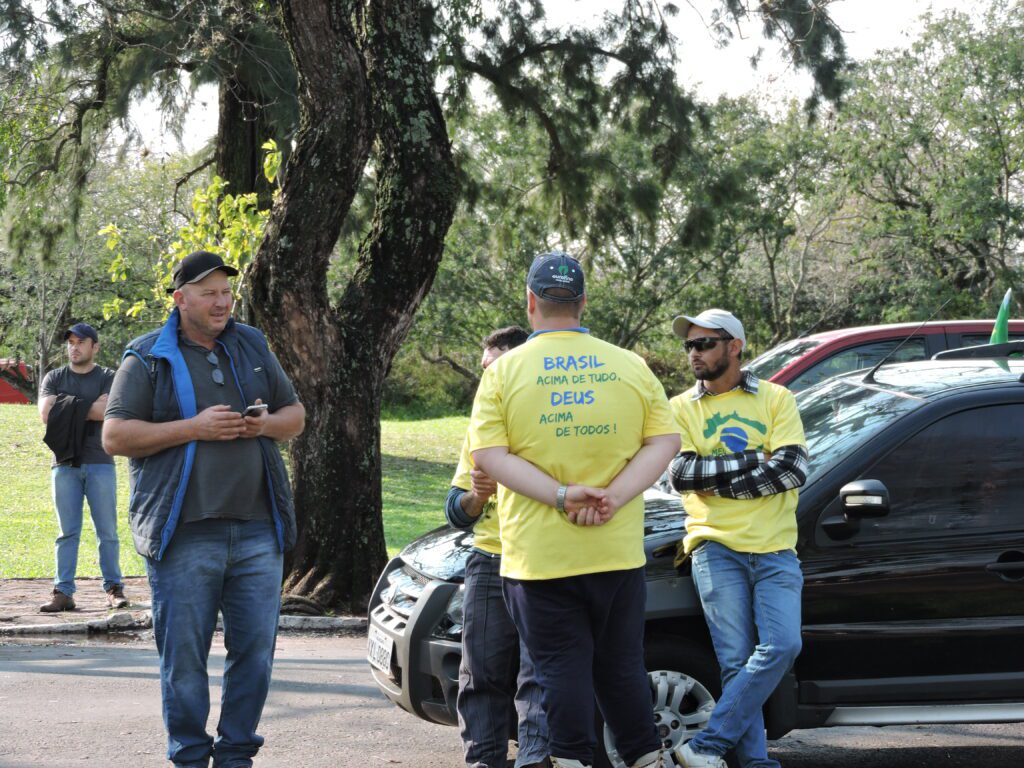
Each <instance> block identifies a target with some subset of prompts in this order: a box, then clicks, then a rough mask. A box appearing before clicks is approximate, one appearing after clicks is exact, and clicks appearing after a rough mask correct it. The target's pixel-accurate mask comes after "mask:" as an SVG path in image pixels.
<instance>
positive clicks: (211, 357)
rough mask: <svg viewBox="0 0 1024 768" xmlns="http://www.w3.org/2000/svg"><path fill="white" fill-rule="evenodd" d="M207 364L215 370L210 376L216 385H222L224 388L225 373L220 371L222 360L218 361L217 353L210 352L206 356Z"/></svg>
mask: <svg viewBox="0 0 1024 768" xmlns="http://www.w3.org/2000/svg"><path fill="white" fill-rule="evenodd" d="M206 362H208V363H209V364H210V365H212V366H213V370H212V371H210V376H212V377H213V383H214V384H220V385H221V386H222V387H223V386H224V372H223V371H222V370H221V369H220V360H218V359H217V353H216V352H210V353H209V354H208V355H207V356H206Z"/></svg>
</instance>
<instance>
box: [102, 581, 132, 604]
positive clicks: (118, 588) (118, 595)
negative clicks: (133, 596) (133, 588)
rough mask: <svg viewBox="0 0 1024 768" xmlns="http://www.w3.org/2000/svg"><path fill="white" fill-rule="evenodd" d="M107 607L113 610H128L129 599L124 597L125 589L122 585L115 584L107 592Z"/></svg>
mask: <svg viewBox="0 0 1024 768" xmlns="http://www.w3.org/2000/svg"><path fill="white" fill-rule="evenodd" d="M107 605H109V606H110V607H111V608H127V607H128V605H129V603H128V598H127V597H125V596H124V587H123V586H122V585H120V584H115V585H114V586H112V587H111V588H110V589H108V590H107Z"/></svg>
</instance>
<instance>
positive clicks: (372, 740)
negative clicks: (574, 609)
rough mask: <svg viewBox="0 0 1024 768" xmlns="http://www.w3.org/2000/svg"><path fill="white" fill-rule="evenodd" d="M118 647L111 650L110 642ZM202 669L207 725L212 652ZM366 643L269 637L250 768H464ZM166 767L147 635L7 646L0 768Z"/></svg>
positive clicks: (987, 765)
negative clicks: (380, 683) (381, 687)
mask: <svg viewBox="0 0 1024 768" xmlns="http://www.w3.org/2000/svg"><path fill="white" fill-rule="evenodd" d="M115 638H116V639H115ZM221 643H222V640H221V638H220V636H219V635H218V637H217V639H216V640H215V641H214V651H213V653H212V655H211V660H210V679H211V683H212V687H213V691H212V699H213V701H214V704H213V712H212V713H211V719H210V722H211V728H213V727H215V726H214V724H215V722H216V717H217V703H216V702H217V699H218V698H219V691H218V690H217V689H218V688H219V686H220V670H221V668H222V666H223V660H224V653H223V648H222V647H221ZM365 654H366V637H365V635H361V634H356V635H348V636H324V635H309V634H305V635H292V634H285V635H282V636H280V638H279V641H278V649H277V662H276V664H275V667H274V681H273V686H272V688H271V692H270V697H269V700H268V702H267V706H266V709H265V711H264V716H263V724H262V726H261V729H260V732H261V733H262V735H263V736H264V737H265V738H266V745H265V746H264V748H263V750H262V751H261V752H260V754H259V756H258V757H257V760H256V765H257V766H259V768H274V767H277V766H279V767H281V768H283V767H284V766H288V767H289V768H292V767H293V766H303V767H305V768H319V767H320V766H323V767H324V768H327V767H328V766H330V767H331V768H338V767H340V768H348V767H349V766H352V767H353V768H354V767H356V766H359V767H360V768H362V767H363V766H369V767H370V768H386V766H416V767H417V768H442V767H443V768H458V767H459V766H461V765H463V763H462V760H461V748H460V745H459V738H458V732H457V730H456V729H454V728H449V727H444V726H439V725H431V724H429V723H425V722H422V721H421V720H419V719H417V718H415V717H413V716H412V715H409V714H407V713H405V712H402V711H400V710H399V709H397V708H396V707H394V706H393V705H392V704H391V703H390V702H388V701H387V700H386V699H385V698H384V697H383V696H382V695H381V694H380V693H379V692H378V691H377V689H376V687H375V686H374V684H373V682H372V679H371V677H370V675H369V672H368V671H367V669H368V668H367V663H366V661H365ZM772 755H773V757H775V758H776V759H778V760H780V761H781V762H782V764H783V765H784V766H785V768H937V767H939V766H941V767H942V768H980V767H984V768H1022V766H1024V725H1022V724H1012V725H975V726H955V725H954V726H941V727H937V726H928V727H889V728H833V729H821V730H817V731H797V732H794V733H793V734H790V735H789V736H787V737H786V738H784V739H781V740H779V741H777V742H774V743H773V744H772ZM83 764H88V765H102V766H105V768H146V767H147V766H164V765H166V760H165V757H164V733H163V727H162V723H161V720H160V690H159V675H158V669H157V655H156V650H155V648H154V647H153V642H152V634H151V633H149V632H142V633H136V634H134V635H126V636H114V635H112V636H111V639H105V640H99V639H91V640H81V639H80V640H75V641H71V642H54V641H53V639H50V640H38V639H37V640H23V639H14V640H12V639H5V640H3V641H2V644H0V768H66V767H69V766H78V765H83Z"/></svg>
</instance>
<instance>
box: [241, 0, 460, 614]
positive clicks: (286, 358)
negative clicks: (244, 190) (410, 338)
mask: <svg viewBox="0 0 1024 768" xmlns="http://www.w3.org/2000/svg"><path fill="white" fill-rule="evenodd" d="M281 9H282V15H283V22H284V28H285V30H286V35H287V39H288V43H289V46H290V47H291V50H292V55H293V58H294V61H295V66H296V70H297V71H298V75H299V89H298V90H299V94H300V99H301V114H302V118H301V119H302V122H301V126H300V131H299V135H298V137H297V141H296V145H295V149H294V152H293V154H292V156H291V158H290V159H289V161H288V164H287V166H286V169H285V175H284V183H283V187H282V194H281V197H280V199H279V200H278V202H277V204H276V205H275V206H274V209H273V213H272V215H271V219H270V222H269V223H268V226H267V233H266V236H265V238H264V241H263V243H262V244H261V246H260V249H259V252H258V253H257V255H256V258H255V259H254V261H253V266H252V269H251V272H250V275H249V281H250V285H251V291H252V297H253V308H254V311H255V314H256V316H257V324H258V325H260V326H261V327H262V328H263V330H264V331H265V332H266V333H267V335H268V337H269V338H270V341H271V344H272V346H273V347H274V349H275V351H276V352H277V354H278V356H279V357H280V359H281V362H282V364H283V365H284V368H285V370H286V371H287V372H288V373H289V375H290V376H291V377H292V380H293V381H294V382H295V385H296V388H297V390H298V392H299V396H300V398H301V399H302V402H303V404H304V405H305V406H306V409H307V418H306V431H305V433H304V434H303V435H301V436H300V437H299V438H297V439H296V440H294V441H293V442H292V446H291V456H292V478H293V483H294V491H295V501H296V515H297V518H298V524H299V541H298V544H297V545H296V548H295V550H294V551H293V552H292V554H291V557H290V558H289V562H288V566H287V571H286V576H285V593H286V594H285V604H286V606H287V605H288V604H289V598H292V602H293V603H301V604H303V605H307V606H308V605H310V604H312V605H313V606H315V607H316V608H318V609H320V610H327V609H333V610H348V611H361V610H363V609H365V606H366V601H367V597H368V595H369V592H370V590H371V589H372V587H373V584H374V582H375V580H376V578H377V575H378V574H379V572H380V569H381V568H382V566H383V565H384V562H385V559H386V550H385V546H384V532H383V525H382V520H381V488H380V467H381V460H380V403H381V392H382V389H383V383H384V378H385V376H386V374H387V371H388V368H389V367H390V364H391V360H392V359H393V357H394V355H395V353H396V351H397V349H398V347H399V345H400V344H401V341H402V339H403V338H404V337H405V335H406V333H407V331H408V329H409V326H410V324H411V322H412V317H413V314H414V313H415V311H416V309H417V307H418V306H419V303H420V301H421V300H422V299H423V296H424V295H425V294H426V292H427V290H429V287H430V283H431V281H432V280H433V276H434V273H435V272H436V270H437V265H438V262H439V261H440V256H441V251H442V248H443V243H444V236H445V233H446V232H447V230H448V226H449V224H450V223H451V217H452V214H453V212H454V208H455V202H456V192H455V181H454V178H455V175H454V166H453V163H452V159H451V152H450V146H449V142H448V138H447V133H446V130H445V125H444V120H443V118H442V115H441V110H440V106H439V104H438V103H437V100H436V96H435V94H434V90H433V73H432V72H431V71H430V69H429V68H428V66H427V64H426V60H425V53H424V50H425V49H424V43H423V40H422V38H421V35H420V31H419V26H418V24H417V22H418V11H419V10H420V9H419V6H418V4H417V3H416V2H415V1H414V0H398V1H397V2H385V1H377V0H374V1H372V2H371V3H370V4H369V6H364V5H363V4H362V3H358V2H353V1H351V0H348V1H345V0H333V2H332V1H331V0H291V1H290V2H289V1H286V2H283V3H282V6H281ZM357 24H358V25H360V26H361V29H360V30H359V32H358V33H357V31H356V25H357ZM384 63H386V64H387V66H381V65H382V64H384ZM374 140H376V156H375V165H376V170H377V178H378V190H377V208H376V213H375V217H374V222H373V227H372V231H371V234H370V235H369V236H368V238H367V240H366V241H365V242H364V243H363V245H362V247H361V249H360V254H359V264H358V267H357V270H356V273H355V275H354V276H353V278H352V281H351V283H350V284H349V285H348V286H347V289H346V291H345V295H344V298H343V300H342V302H341V304H340V305H339V306H338V307H337V308H332V307H331V306H330V303H329V301H328V297H327V267H328V264H329V259H330V255H331V251H332V249H333V247H334V245H335V243H336V241H337V238H338V234H339V232H340V230H341V225H342V222H343V221H344V218H345V216H346V215H347V213H348V210H349V207H350V205H351V203H352V199H353V197H354V195H355V192H356V189H357V188H358V185H359V182H360V180H361V178H362V174H363V172H364V167H365V165H366V162H367V159H368V157H369V153H370V148H371V144H372V143H373V142H374Z"/></svg>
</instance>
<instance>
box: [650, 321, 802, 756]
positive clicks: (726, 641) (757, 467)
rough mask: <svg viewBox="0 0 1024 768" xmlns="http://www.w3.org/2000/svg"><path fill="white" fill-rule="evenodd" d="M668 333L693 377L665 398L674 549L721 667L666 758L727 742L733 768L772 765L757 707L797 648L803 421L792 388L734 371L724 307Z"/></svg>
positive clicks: (720, 748) (734, 338) (735, 341)
mask: <svg viewBox="0 0 1024 768" xmlns="http://www.w3.org/2000/svg"><path fill="white" fill-rule="evenodd" d="M672 330H673V331H674V332H675V333H676V335H677V336H680V337H681V338H683V339H685V342H684V346H685V348H686V351H687V354H688V356H689V359H690V366H691V367H692V368H693V372H694V374H695V375H696V377H697V384H696V385H695V386H694V387H693V389H691V390H689V391H688V392H684V393H683V394H681V395H677V396H676V397H674V398H672V400H671V401H670V405H671V407H672V412H673V413H674V414H675V416H676V419H677V420H678V423H679V427H680V431H681V432H682V447H681V449H680V453H679V455H678V456H677V457H676V458H675V459H674V460H673V461H672V464H671V466H670V467H669V476H670V479H671V481H672V486H673V487H674V488H675V489H676V490H677V491H679V492H680V493H681V494H683V503H684V505H685V507H686V512H687V519H686V538H685V539H684V540H683V548H684V550H685V552H686V554H689V555H690V557H691V559H692V565H693V567H692V573H693V580H694V583H695V584H696V585H697V591H698V592H699V593H700V599H701V603H702V605H703V607H704V616H705V618H706V619H707V623H708V628H709V629H710V631H711V640H712V642H713V643H714V646H715V655H716V656H717V657H718V663H719V666H720V667H721V670H722V696H721V698H720V699H719V700H718V704H717V705H716V706H715V710H714V712H713V713H712V715H711V718H710V719H709V721H708V723H707V725H706V726H705V727H704V728H703V729H702V730H701V731H700V732H699V733H698V734H697V735H696V736H694V738H693V739H692V740H691V741H689V742H687V743H686V744H684V745H682V746H681V747H679V748H678V750H677V757H678V758H679V760H680V761H681V762H682V764H683V765H685V766H687V768H724V767H725V761H724V759H723V755H724V754H725V753H726V751H728V750H730V749H735V751H736V756H737V757H738V758H739V761H740V764H741V765H742V766H743V768H778V766H779V763H778V762H777V761H775V760H773V759H771V758H769V757H768V748H767V743H766V737H765V731H764V721H763V718H762V716H761V708H762V706H763V705H764V702H765V701H766V700H767V699H768V697H769V695H771V693H772V691H773V690H774V689H775V687H776V686H777V685H778V683H779V681H780V680H781V679H782V676H783V675H784V674H785V672H786V670H788V669H789V668H790V666H791V665H792V664H793V661H794V660H795V659H796V657H797V654H799V652H800V591H801V588H802V586H803V576H802V574H801V572H800V561H799V560H798V559H797V556H796V552H795V550H794V548H795V547H796V537H797V526H796V502H797V488H799V487H800V486H801V485H803V482H804V480H805V478H806V475H807V448H806V444H805V440H804V431H803V425H802V424H801V423H800V414H799V413H798V412H797V409H796V402H795V400H794V399H793V395H792V393H790V392H789V391H788V390H787V389H785V388H784V387H780V386H778V385H777V384H772V383H771V382H768V381H763V380H759V379H757V377H755V376H754V375H753V374H752V373H750V372H749V371H744V370H742V369H741V368H740V359H741V357H742V353H743V347H744V346H745V344H746V334H745V333H744V331H743V324H742V323H741V322H740V321H739V320H737V319H736V318H735V317H734V316H733V315H732V314H731V313H729V312H726V311H725V310H722V309H708V310H705V311H704V312H701V313H700V314H699V315H697V316H696V317H689V316H687V315H681V316H679V317H677V318H675V320H674V322H673V323H672Z"/></svg>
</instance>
